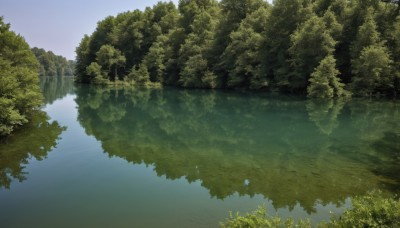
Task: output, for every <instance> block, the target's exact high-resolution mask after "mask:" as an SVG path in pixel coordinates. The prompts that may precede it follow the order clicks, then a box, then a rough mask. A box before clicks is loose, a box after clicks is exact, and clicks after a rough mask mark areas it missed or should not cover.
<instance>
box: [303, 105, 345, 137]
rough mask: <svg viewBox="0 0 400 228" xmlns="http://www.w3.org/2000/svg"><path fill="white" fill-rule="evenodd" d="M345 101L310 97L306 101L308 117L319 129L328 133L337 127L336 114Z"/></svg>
mask: <svg viewBox="0 0 400 228" xmlns="http://www.w3.org/2000/svg"><path fill="white" fill-rule="evenodd" d="M344 104H345V101H344V100H342V99H338V100H333V99H332V100H320V99H310V100H308V101H307V111H308V115H309V117H310V120H312V121H313V122H314V123H315V124H316V125H317V127H318V128H319V129H320V131H321V132H322V133H324V134H326V135H330V134H331V133H332V131H333V130H335V128H337V127H338V124H339V123H338V120H337V118H338V116H339V114H340V111H341V110H342V109H343V106H344Z"/></svg>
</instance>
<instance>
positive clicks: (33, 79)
mask: <svg viewBox="0 0 400 228" xmlns="http://www.w3.org/2000/svg"><path fill="white" fill-rule="evenodd" d="M37 67H38V62H37V60H36V58H35V55H34V54H33V53H32V51H31V49H30V47H29V45H28V44H27V43H26V41H25V40H24V38H23V37H22V36H20V35H17V34H15V33H14V32H12V31H10V25H9V24H6V23H4V22H3V18H2V17H0V137H2V136H5V135H8V134H10V133H11V132H12V131H13V130H14V129H15V128H16V127H18V126H20V125H22V124H25V123H27V122H28V120H29V119H30V117H31V114H32V112H33V110H35V109H37V108H38V107H39V106H40V105H41V102H42V94H41V92H40V88H39V77H38V73H37Z"/></svg>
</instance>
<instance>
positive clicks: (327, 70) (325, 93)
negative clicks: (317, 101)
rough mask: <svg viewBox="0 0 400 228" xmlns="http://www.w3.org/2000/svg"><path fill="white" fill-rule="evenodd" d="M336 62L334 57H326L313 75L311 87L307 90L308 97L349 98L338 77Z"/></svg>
mask: <svg viewBox="0 0 400 228" xmlns="http://www.w3.org/2000/svg"><path fill="white" fill-rule="evenodd" d="M338 75H339V71H338V70H337V69H336V60H335V58H334V57H333V56H332V55H328V56H327V57H325V58H324V59H323V60H322V61H321V62H320V64H319V66H318V67H317V68H316V69H315V71H314V72H313V73H312V74H311V77H310V79H309V81H310V85H309V86H308V88H307V93H308V97H312V98H333V97H341V96H347V95H348V93H347V92H346V91H345V90H344V88H343V87H344V84H343V83H341V82H340V79H339V78H338V77H337V76H338Z"/></svg>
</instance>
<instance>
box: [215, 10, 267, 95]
mask: <svg viewBox="0 0 400 228" xmlns="http://www.w3.org/2000/svg"><path fill="white" fill-rule="evenodd" d="M268 16H269V7H266V6H265V7H261V8H259V9H258V10H257V11H255V12H253V13H251V14H250V15H248V16H247V17H246V18H245V19H244V20H243V21H242V23H241V24H240V26H239V28H238V30H237V31H235V32H232V33H231V35H230V38H231V43H230V44H229V45H228V47H227V48H226V49H225V51H224V53H223V55H222V56H221V60H222V63H223V65H224V68H225V69H226V70H227V71H228V73H229V75H228V81H227V86H228V87H247V88H252V89H259V88H262V87H266V86H267V85H268V81H267V79H266V77H265V74H263V73H262V72H261V69H260V65H261V56H260V52H259V49H260V47H261V44H262V42H263V32H264V30H265V27H266V24H267V23H268Z"/></svg>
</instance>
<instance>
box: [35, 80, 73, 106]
mask: <svg viewBox="0 0 400 228" xmlns="http://www.w3.org/2000/svg"><path fill="white" fill-rule="evenodd" d="M40 88H41V89H42V93H43V97H44V103H45V104H52V103H53V102H54V101H56V100H59V99H61V98H63V97H65V96H66V95H68V94H73V93H74V78H73V77H41V78H40Z"/></svg>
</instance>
